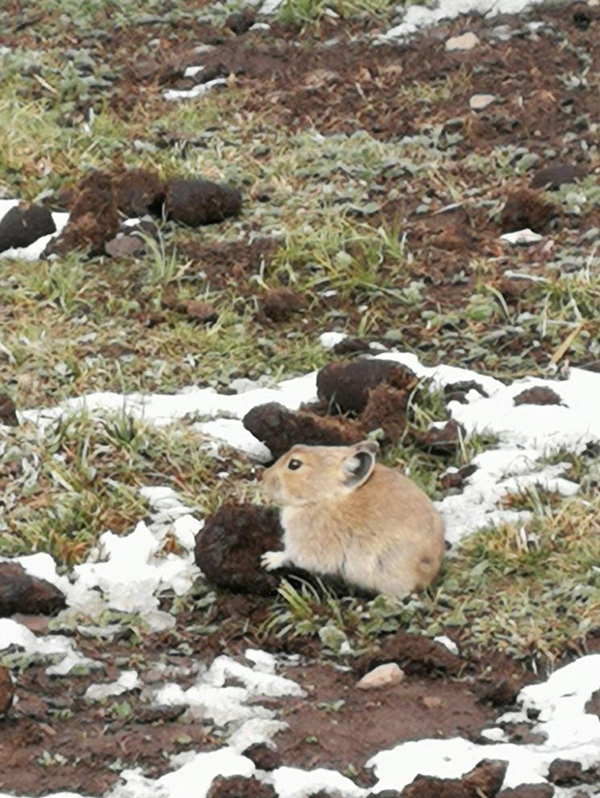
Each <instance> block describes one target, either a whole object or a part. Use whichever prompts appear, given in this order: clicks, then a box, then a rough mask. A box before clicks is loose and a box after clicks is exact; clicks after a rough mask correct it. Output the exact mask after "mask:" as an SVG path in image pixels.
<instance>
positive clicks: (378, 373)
mask: <svg viewBox="0 0 600 798" xmlns="http://www.w3.org/2000/svg"><path fill="white" fill-rule="evenodd" d="M384 382H385V383H387V385H389V386H391V387H392V388H395V389H396V390H398V391H401V392H402V393H403V395H404V397H405V405H406V404H408V399H409V396H410V392H411V391H412V390H413V388H414V387H415V386H416V385H417V377H416V375H415V374H414V373H413V372H412V371H411V370H410V369H409V368H407V367H406V366H402V365H401V364H399V363H396V362H395V361H393V360H359V361H336V362H333V363H328V364H327V365H326V366H325V367H324V368H322V369H321V370H320V371H319V373H318V375H317V394H318V397H319V399H320V400H321V401H322V402H325V403H326V404H327V405H328V406H329V407H330V408H332V409H333V408H335V410H337V411H338V412H340V413H362V411H363V410H364V409H365V408H366V406H367V402H368V401H369V391H371V390H372V389H373V388H377V387H378V386H379V385H381V383H384Z"/></svg>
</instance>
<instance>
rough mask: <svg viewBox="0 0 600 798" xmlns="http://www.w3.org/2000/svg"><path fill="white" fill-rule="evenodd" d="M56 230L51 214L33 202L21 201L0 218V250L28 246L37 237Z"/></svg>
mask: <svg viewBox="0 0 600 798" xmlns="http://www.w3.org/2000/svg"><path fill="white" fill-rule="evenodd" d="M55 232H56V225H55V224H54V219H53V218H52V214H51V213H50V211H49V210H48V209H47V208H43V207H42V206H40V205H34V204H33V203H21V204H20V205H17V206H15V207H14V208H11V209H10V210H9V211H8V213H5V214H4V216H3V217H2V219H0V252H4V251H5V250H7V249H12V248H13V247H28V246H29V245H30V244H33V243H34V242H35V241H37V240H38V238H42V237H43V236H47V235H50V234H51V233H55Z"/></svg>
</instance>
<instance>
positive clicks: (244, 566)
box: [195, 504, 282, 595]
mask: <svg viewBox="0 0 600 798" xmlns="http://www.w3.org/2000/svg"><path fill="white" fill-rule="evenodd" d="M281 535H282V529H281V526H280V523H279V514H278V512H277V511H276V510H274V509H271V508H266V507H257V506H255V505H253V504H241V505H233V504H226V505H224V506H223V507H221V509H220V510H219V511H218V512H216V513H214V514H213V515H211V516H209V517H208V518H207V519H206V522H205V524H204V527H203V528H202V529H201V530H200V532H198V534H197V535H196V548H195V560H196V565H197V566H198V567H199V568H200V570H201V571H202V573H203V574H204V576H205V577H206V578H207V579H208V581H209V582H210V583H212V584H213V585H215V586H216V587H219V588H222V589H224V590H230V591H232V592H242V593H255V594H258V595H270V594H273V593H275V592H276V589H277V585H278V583H279V578H278V577H277V576H274V575H273V574H270V573H268V572H267V571H266V570H265V569H264V568H263V567H262V565H261V562H260V558H261V555H262V554H264V553H265V552H267V551H271V550H274V549H280V548H281Z"/></svg>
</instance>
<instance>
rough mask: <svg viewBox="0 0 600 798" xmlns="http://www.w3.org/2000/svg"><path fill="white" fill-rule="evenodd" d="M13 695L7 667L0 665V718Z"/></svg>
mask: <svg viewBox="0 0 600 798" xmlns="http://www.w3.org/2000/svg"><path fill="white" fill-rule="evenodd" d="M14 697H15V686H14V684H13V680H12V678H11V675H10V672H9V671H8V669H7V668H2V667H0V718H2V717H4V715H6V714H7V712H8V711H9V709H10V708H11V706H12V703H13V699H14Z"/></svg>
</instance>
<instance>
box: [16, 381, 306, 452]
mask: <svg viewBox="0 0 600 798" xmlns="http://www.w3.org/2000/svg"><path fill="white" fill-rule="evenodd" d="M316 375H317V373H316V372H311V373H310V374H306V375H304V376H302V377H295V378H293V379H290V380H283V381H282V382H280V383H279V384H278V385H276V386H274V387H273V388H262V387H259V388H254V389H252V390H248V391H244V392H243V393H239V394H233V395H224V394H219V393H217V392H216V391H215V390H213V389H212V388H195V389H192V390H184V391H181V392H180V393H176V394H140V393H135V394H125V395H123V394H117V393H92V394H88V395H86V396H78V397H76V398H74V399H69V400H67V401H66V402H64V403H63V404H61V405H58V406H57V407H52V408H42V409H34V410H25V411H23V412H21V413H19V415H20V418H21V419H22V420H23V421H24V422H31V423H33V424H36V425H37V426H38V427H40V428H42V429H43V428H44V427H46V426H48V425H49V424H52V423H53V422H55V421H57V420H58V419H59V418H61V417H63V416H64V415H65V414H70V413H80V412H88V413H90V414H107V413H126V414H127V415H129V416H131V417H133V418H139V419H141V420H144V421H147V422H149V423H152V424H155V425H156V426H165V425H168V424H172V423H173V422H174V421H177V420H180V419H185V418H192V419H193V418H194V417H202V418H204V419H206V420H204V421H199V422H197V423H196V425H195V429H197V430H198V431H200V432H203V433H204V434H206V435H207V436H212V437H214V438H215V439H216V440H219V441H223V442H224V443H227V444H228V445H230V446H232V447H233V448H236V449H239V450H240V451H243V452H245V453H246V454H248V455H249V456H251V457H252V458H253V459H255V460H257V461H258V462H266V461H268V460H269V459H270V452H269V450H268V449H267V448H266V447H265V446H264V444H262V443H261V442H260V441H258V440H257V439H256V438H255V437H254V436H253V435H251V434H250V433H249V432H248V431H247V430H246V429H245V427H244V425H243V424H242V419H243V418H244V416H245V415H246V413H248V411H250V410H252V408H253V407H256V406H257V405H261V404H265V403H267V402H278V403H279V404H281V405H283V406H284V407H287V408H288V409H290V410H297V409H298V408H299V407H300V405H301V404H303V403H305V402H311V401H314V400H315V399H316V396H317V383H316ZM208 419H210V420H208Z"/></svg>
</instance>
